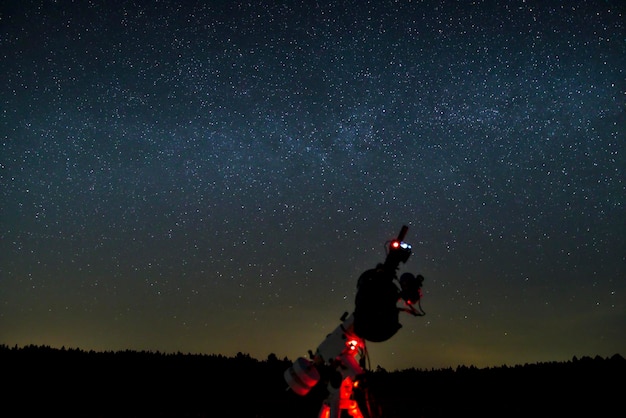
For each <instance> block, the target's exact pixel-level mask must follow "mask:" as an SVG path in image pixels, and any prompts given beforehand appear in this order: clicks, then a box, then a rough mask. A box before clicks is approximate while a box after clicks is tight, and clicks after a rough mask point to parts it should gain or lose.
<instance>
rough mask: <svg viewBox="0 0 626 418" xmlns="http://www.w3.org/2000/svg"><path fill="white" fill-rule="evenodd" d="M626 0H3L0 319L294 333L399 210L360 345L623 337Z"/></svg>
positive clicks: (344, 303) (139, 335) (372, 250)
mask: <svg viewBox="0 0 626 418" xmlns="http://www.w3.org/2000/svg"><path fill="white" fill-rule="evenodd" d="M625 12H626V6H625V3H623V2H621V1H588V2H575V3H571V2H524V1H503V2H497V4H495V5H494V4H493V3H491V2H482V1H476V2H448V1H421V2H418V1H412V2H411V1H408V0H405V1H400V0H399V1H345V2H329V1H324V0H320V1H317V2H308V1H300V2H298V1H287V2H272V1H259V2H240V1H229V2H219V1H206V2H204V1H190V2H175V1H169V0H166V1H155V2H144V1H119V2H104V1H85V2H71V1H64V0H60V1H14V0H10V1H8V2H4V3H3V4H2V6H0V57H1V59H0V71H1V72H2V74H3V75H4V82H3V83H2V85H1V86H0V106H1V112H0V139H1V145H2V148H1V149H0V180H1V187H0V237H1V239H0V343H2V344H7V345H8V346H13V345H15V344H17V345H26V344H37V345H39V344H42V345H50V346H53V347H62V346H65V347H79V348H81V349H85V350H90V349H93V350H125V349H131V350H153V351H157V350H158V351H161V352H179V351H180V352H183V353H207V354H213V353H215V354H223V355H227V356H230V355H234V354H236V353H239V352H242V353H249V354H250V355H252V356H253V357H256V358H261V359H264V358H266V357H267V356H268V354H270V353H273V354H276V355H277V356H278V357H279V358H282V357H284V356H287V357H289V358H296V357H298V356H303V355H306V352H307V350H310V349H311V350H314V349H315V348H316V347H317V346H318V345H319V344H320V343H321V342H322V341H323V340H324V338H325V336H326V335H327V333H329V332H330V331H332V330H333V329H334V328H335V327H336V326H337V325H338V324H339V322H340V321H339V318H340V316H341V315H342V314H343V312H345V311H351V310H352V309H353V306H354V297H355V292H356V281H357V278H358V277H359V275H360V274H361V273H362V272H363V271H365V270H367V269H370V268H373V267H374V266H375V265H376V264H377V263H379V262H382V261H383V260H384V257H385V242H386V241H388V240H389V239H392V238H394V237H396V235H397V234H398V231H399V230H400V228H401V227H402V226H403V225H407V226H409V230H408V233H407V236H406V241H407V242H409V243H411V244H412V245H413V254H412V255H411V257H410V258H409V260H408V261H407V262H406V264H405V265H402V266H401V269H400V270H401V272H404V271H410V272H413V273H421V274H422V275H424V277H425V281H424V287H423V293H424V297H423V300H422V307H423V309H424V310H425V312H426V315H425V316H424V317H421V318H414V317H410V316H408V315H406V316H405V315H403V316H402V318H401V321H402V323H403V328H402V329H401V330H400V331H399V332H398V334H397V335H396V336H394V338H393V339H390V340H389V341H386V342H381V343H372V344H369V346H368V348H369V352H370V357H371V361H372V364H373V365H374V366H376V365H381V366H382V367H384V368H386V369H388V370H394V369H402V368H407V367H425V368H430V367H448V366H456V365H459V364H464V365H476V366H478V367H485V366H493V365H502V364H508V365H515V364H522V363H525V362H540V361H553V360H554V361H562V360H568V359H571V358H572V357H573V356H579V357H581V356H587V355H588V356H595V355H600V356H603V357H608V356H612V355H613V354H615V353H620V354H621V355H622V356H623V355H625V354H626V334H625V333H624V329H626V280H625V278H626V253H625V252H624V249H625V248H626V221H625V220H626V217H625V213H624V203H625V200H626V183H625V181H624V174H625V173H624V171H625V169H626V158H625V155H626V149H625V148H626V146H625V145H626V141H625V132H626V119H625V117H624V116H625V113H624V112H625V109H626V100H625V99H626V95H625V91H626V83H625V81H624V80H625V74H624V70H625V69H626V46H625V44H624V39H625V30H624V22H625V21H626V20H625V19H624V15H625Z"/></svg>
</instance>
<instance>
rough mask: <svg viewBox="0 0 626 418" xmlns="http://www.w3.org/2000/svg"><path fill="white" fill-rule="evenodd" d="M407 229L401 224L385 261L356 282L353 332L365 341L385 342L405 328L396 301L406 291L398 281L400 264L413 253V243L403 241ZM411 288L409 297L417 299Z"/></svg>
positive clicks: (413, 289)
mask: <svg viewBox="0 0 626 418" xmlns="http://www.w3.org/2000/svg"><path fill="white" fill-rule="evenodd" d="M407 231H408V227H407V226H406V225H404V226H402V229H401V230H400V233H399V234H398V237H397V238H396V239H394V240H392V241H391V242H390V243H389V248H388V251H387V257H386V259H385V262H384V263H381V264H378V265H377V266H376V268H373V269H370V270H366V271H365V272H363V274H361V276H360V277H359V280H358V282H357V294H356V298H355V309H354V332H355V333H356V334H357V335H358V336H359V337H361V338H363V339H365V340H368V341H373V342H382V341H386V340H388V339H389V338H391V337H393V336H394V335H395V334H396V332H398V330H399V329H400V328H401V327H402V325H401V324H400V321H399V314H400V310H401V309H400V308H398V306H397V305H396V304H397V303H398V300H399V299H400V298H401V297H402V296H404V295H406V294H407V291H406V289H402V290H401V289H400V288H398V286H397V285H396V283H395V280H396V279H397V277H396V270H397V269H398V266H399V264H400V263H406V261H407V260H408V258H409V256H410V255H411V245H410V244H407V243H405V242H404V237H405V235H406V232H407ZM405 274H406V273H405ZM408 274H410V273H408ZM411 276H412V275H411ZM403 277H404V278H407V276H404V275H403ZM419 286H421V282H420V283H419ZM404 287H406V285H404V286H403V288H404ZM409 287H411V289H410V291H409V292H408V293H410V298H411V299H415V297H416V290H415V288H414V286H409ZM403 291H404V292H403ZM417 295H419V292H418V293H417ZM409 303H412V302H409Z"/></svg>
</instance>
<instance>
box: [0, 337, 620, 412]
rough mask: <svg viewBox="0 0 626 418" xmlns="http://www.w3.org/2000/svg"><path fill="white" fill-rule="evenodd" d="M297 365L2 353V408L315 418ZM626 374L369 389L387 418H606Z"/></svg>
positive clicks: (573, 364)
mask: <svg viewBox="0 0 626 418" xmlns="http://www.w3.org/2000/svg"><path fill="white" fill-rule="evenodd" d="M291 364H292V363H291V361H290V360H288V359H283V360H279V359H277V358H276V357H275V356H273V355H270V356H269V357H268V358H267V359H266V360H263V361H260V360H257V359H253V358H251V357H250V356H248V355H245V354H239V355H237V356H235V357H233V358H227V357H223V356H219V355H217V356H216V355H210V356H209V355H192V354H181V353H177V354H161V353H158V352H156V353H153V352H133V351H124V352H86V351H82V350H77V349H76V350H74V349H69V350H66V349H52V348H49V347H35V346H29V347H23V348H17V347H14V348H9V347H7V346H0V367H1V369H0V370H2V381H3V388H4V389H3V390H2V392H3V394H2V399H3V402H2V404H3V408H2V409H3V410H4V411H13V412H12V413H11V416H15V417H18V416H19V417H35V416H36V417H45V416H63V417H84V418H144V417H146V418H147V417H158V418H204V417H207V418H209V417H215V416H222V417H242V418H248V417H249V418H317V414H318V411H319V408H320V406H321V405H322V401H323V400H324V399H325V397H326V395H327V392H326V384H325V383H324V384H323V383H322V382H320V384H318V385H317V386H315V387H314V388H313V389H312V390H311V392H309V393H308V394H307V395H306V396H299V395H296V394H295V393H293V392H292V391H290V390H287V388H288V386H287V384H286V382H285V380H284V377H283V373H284V371H285V370H286V369H288V368H289V366H291ZM625 372H626V360H624V358H622V357H621V356H620V355H615V356H613V357H611V358H600V357H595V358H591V357H583V358H581V359H577V358H573V359H572V360H571V361H568V362H561V363H557V362H553V363H539V364H526V365H523V366H515V367H507V366H503V367H498V368H486V369H478V368H475V367H457V368H456V369H451V368H450V369H442V370H415V369H409V370H402V371H394V372H387V371H384V370H378V371H375V372H368V373H367V376H366V382H367V387H368V388H369V389H368V391H367V393H368V394H369V395H370V397H371V399H372V402H371V406H373V407H374V408H375V409H377V410H379V411H381V414H380V417H384V418H396V417H398V418H399V417H412V418H415V417H417V418H439V417H460V416H468V415H472V416H482V417H496V416H498V417H529V416H540V417H547V416H557V417H562V416H567V415H574V416H589V417H593V418H599V417H612V416H621V415H622V413H623V402H622V397H623V396H624V393H625V392H624V380H623V379H624V376H626V373H625ZM362 409H364V408H362ZM620 411H621V412H620ZM2 415H4V414H2ZM5 416H6V415H5Z"/></svg>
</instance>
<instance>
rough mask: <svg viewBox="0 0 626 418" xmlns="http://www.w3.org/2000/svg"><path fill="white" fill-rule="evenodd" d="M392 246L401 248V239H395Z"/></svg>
mask: <svg viewBox="0 0 626 418" xmlns="http://www.w3.org/2000/svg"><path fill="white" fill-rule="evenodd" d="M391 246H392V247H393V248H399V247H400V241H393V242H392V243H391Z"/></svg>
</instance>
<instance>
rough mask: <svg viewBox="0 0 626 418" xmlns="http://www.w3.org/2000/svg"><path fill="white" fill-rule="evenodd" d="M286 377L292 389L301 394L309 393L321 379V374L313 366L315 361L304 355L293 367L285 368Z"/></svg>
mask: <svg viewBox="0 0 626 418" xmlns="http://www.w3.org/2000/svg"><path fill="white" fill-rule="evenodd" d="M284 377H285V381H287V384H288V385H289V387H290V388H291V390H293V391H294V392H295V393H297V394H298V395H300V396H304V395H306V394H307V393H309V391H310V390H311V388H313V386H315V385H316V384H317V382H319V380H320V374H319V372H318V371H317V369H316V368H315V367H313V362H311V361H309V360H307V359H305V358H304V357H298V359H297V360H296V361H294V362H293V364H292V365H291V367H290V368H288V369H287V370H285V376H284Z"/></svg>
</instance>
